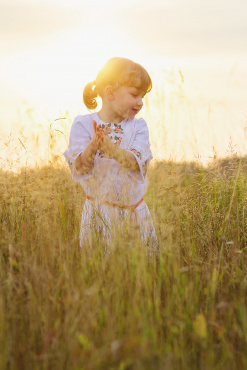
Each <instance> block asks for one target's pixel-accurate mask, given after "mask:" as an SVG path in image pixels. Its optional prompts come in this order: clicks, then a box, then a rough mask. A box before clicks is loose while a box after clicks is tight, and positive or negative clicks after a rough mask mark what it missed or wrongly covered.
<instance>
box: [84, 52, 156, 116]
mask: <svg viewBox="0 0 247 370" xmlns="http://www.w3.org/2000/svg"><path fill="white" fill-rule="evenodd" d="M108 85H112V86H114V87H115V88H117V87H118V86H119V85H123V86H133V87H136V88H138V89H140V90H142V91H143V92H144V93H145V94H146V93H148V92H149V91H151V89H152V80H151V78H150V76H149V74H148V72H147V71H146V69H145V68H143V67H142V66H141V65H140V64H138V63H135V62H133V61H132V60H130V59H127V58H120V57H114V58H111V59H109V60H108V61H107V62H106V64H105V65H104V67H103V68H102V69H101V70H100V71H99V73H98V75H97V77H96V80H95V81H92V82H89V83H88V84H87V85H86V86H85V88H84V90H83V101H84V104H85V105H86V107H87V108H89V109H95V108H96V107H97V101H96V98H97V96H100V97H101V98H102V95H103V90H104V88H105V87H106V86H108Z"/></svg>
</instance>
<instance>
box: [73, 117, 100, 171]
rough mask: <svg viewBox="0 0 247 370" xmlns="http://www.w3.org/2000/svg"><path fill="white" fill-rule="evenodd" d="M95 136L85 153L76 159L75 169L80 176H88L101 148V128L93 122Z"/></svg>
mask: <svg viewBox="0 0 247 370" xmlns="http://www.w3.org/2000/svg"><path fill="white" fill-rule="evenodd" d="M93 128H94V135H93V138H92V140H91V141H90V142H89V143H88V145H87V147H86V148H85V149H84V151H83V152H82V153H81V154H80V155H79V156H78V157H77V158H76V161H75V168H76V170H77V172H78V173H79V174H80V175H86V174H88V173H89V172H90V171H91V170H92V168H93V165H94V158H95V155H96V153H97V150H98V146H99V128H97V124H96V122H95V121H94V120H93Z"/></svg>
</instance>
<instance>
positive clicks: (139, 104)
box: [137, 98, 143, 107]
mask: <svg viewBox="0 0 247 370" xmlns="http://www.w3.org/2000/svg"><path fill="white" fill-rule="evenodd" d="M137 104H138V106H141V107H142V106H143V101H142V98H138V100H137Z"/></svg>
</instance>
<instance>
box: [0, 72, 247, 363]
mask: <svg viewBox="0 0 247 370" xmlns="http://www.w3.org/2000/svg"><path fill="white" fill-rule="evenodd" d="M168 77H169V78H168V79H167V81H166V84H164V85H162V84H161V86H159V85H157V86H156V87H155V89H154V91H153V95H152V96H151V95H150V98H149V97H147V98H146V99H145V107H144V108H143V116H144V117H145V118H146V120H147V122H148V125H149V129H150V138H151V142H152V150H153V154H154V160H153V163H152V165H151V166H150V169H149V172H148V178H149V189H148V192H147V194H146V196H145V200H146V202H147V204H148V207H149V209H150V212H151V214H152V218H153V221H154V225H155V228H156V232H157V236H158V239H159V243H160V252H159V255H158V256H155V255H152V256H151V257H150V255H149V252H150V251H149V250H146V248H145V246H143V245H141V243H140V242H139V241H138V240H135V239H130V240H122V239H121V238H119V239H116V240H114V241H113V242H112V245H111V248H110V253H104V249H103V248H102V245H101V243H98V244H95V248H94V250H93V253H92V254H91V255H89V254H88V253H87V250H86V249H85V250H80V248H79V245H78V235H79V229H80V218H81V212H82V207H83V203H84V201H85V195H84V193H83V191H82V188H81V186H80V184H78V183H74V182H73V181H72V179H71V175H70V172H69V169H68V167H67V165H66V163H65V161H64V158H63V156H62V152H63V150H65V149H66V146H67V143H68V136H69V130H70V127H71V124H72V121H73V118H74V117H72V116H71V115H70V113H69V112H67V111H65V112H61V114H60V115H58V116H57V117H55V118H52V119H47V121H46V122H37V121H36V120H35V118H34V116H33V114H34V112H33V110H32V108H31V107H28V104H26V105H25V104H24V105H23V107H22V110H20V122H19V128H18V132H17V130H16V132H17V135H14V134H10V135H9V136H7V137H2V139H1V159H2V160H1V172H0V203H1V207H0V220H1V228H0V244H1V249H0V273H1V285H0V344H1V345H0V348H1V349H0V368H1V369H25V370H26V369H92V370H93V369H120V370H123V369H134V370H136V369H148V370H149V369H154V370H158V369H224V370H225V369H229V370H230V369H231V370H232V369H244V368H247V357H246V354H247V310H246V290H247V270H246V262H247V261H246V255H247V244H246V238H247V218H246V217H247V215H246V205H247V195H246V194H247V176H246V167H247V159H246V157H245V155H244V154H245V153H244V146H243V147H242V153H241V152H238V149H239V148H237V147H236V145H235V143H234V141H233V139H232V138H231V135H234V134H236V130H240V131H237V132H240V133H241V132H242V135H244V117H245V116H244V113H241V114H240V116H241V117H240V121H235V120H234V124H236V129H235V126H234V124H233V126H231V127H232V128H230V126H227V125H226V122H228V121H229V117H228V114H227V109H228V108H227V104H225V103H226V102H223V103H222V102H221V104H219V102H217V101H213V100H212V101H208V100H205V99H204V98H203V97H202V96H201V94H198V93H197V92H196V91H195V90H193V89H189V88H188V86H187V85H186V81H185V80H184V76H183V74H182V72H181V71H179V70H175V71H173V72H170V73H169V76H168ZM241 119H243V120H242V121H241ZM227 120H228V121H227ZM230 121H231V119H230ZM216 123H217V124H218V126H217V127H219V126H220V127H222V129H221V130H218V129H217V131H216V129H215V124H216ZM30 127H31V128H32V129H31V130H30ZM201 128H203V129H201ZM228 129H229V131H228ZM241 130H242V131H241ZM16 132H15V133H16ZM186 132H188V136H186ZM178 135H181V136H182V139H181V141H179V140H177V141H176V140H175V139H174V138H176V139H177V138H178ZM213 139H215V141H213ZM203 145H205V146H204V147H203ZM217 145H218V146H217ZM217 148H219V149H217ZM200 149H201V150H200ZM220 150H221V151H222V155H220V154H219V152H220ZM202 152H204V154H203V153H202ZM174 153H175V154H174ZM201 153H202V154H201ZM193 158H194V160H192V159H193Z"/></svg>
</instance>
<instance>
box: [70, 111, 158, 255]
mask: <svg viewBox="0 0 247 370" xmlns="http://www.w3.org/2000/svg"><path fill="white" fill-rule="evenodd" d="M92 120H95V121H96V122H97V125H99V124H101V126H102V127H103V128H104V127H105V126H107V130H108V135H109V137H110V138H111V140H112V141H113V142H114V143H116V145H119V146H120V147H121V148H122V149H125V150H127V151H130V152H131V153H132V154H133V155H134V156H135V158H136V160H137V162H138V164H139V169H140V170H139V172H135V173H133V172H131V171H129V170H127V169H125V168H124V167H123V166H122V165H121V164H120V163H119V162H117V161H116V160H114V159H111V158H106V157H104V153H101V152H100V151H97V153H96V156H95V159H94V167H93V168H92V171H91V173H89V174H86V175H80V174H79V173H78V172H77V170H76V168H75V160H76V158H77V157H78V156H79V154H80V153H82V152H83V151H84V149H85V148H86V146H87V145H88V143H89V142H90V141H91V139H92V137H93V133H94V130H93V124H92ZM63 154H64V156H65V158H66V161H67V163H68V165H69V168H70V170H71V174H72V179H73V180H74V181H75V182H80V184H81V186H82V188H83V189H84V191H85V193H86V195H87V196H88V198H90V200H89V199H86V201H85V204H84V207H83V211H82V218H81V229H80V236H79V239H80V246H81V247H87V248H88V247H93V245H94V242H95V232H96V233H97V236H98V237H100V239H101V240H102V239H104V240H105V241H106V245H108V246H109V244H110V241H111V238H112V236H113V234H114V233H115V232H116V229H118V232H119V230H120V233H122V236H126V232H129V231H131V230H132V231H133V230H135V233H136V232H138V233H139V234H140V236H141V239H142V241H143V243H145V245H146V247H147V248H148V250H150V251H153V250H154V249H155V250H158V242H157V237H156V233H155V229H154V226H153V222H152V218H151V215H150V212H149V209H148V207H147V205H146V203H145V201H142V202H140V201H141V199H142V197H143V196H144V194H145V193H146V191H147V187H148V181H147V178H146V173H147V169H148V167H149V163H150V160H151V159H152V152H151V150H150V142H149V132H148V127H147V124H146V122H145V120H144V119H143V118H140V119H137V118H134V119H133V120H123V121H121V122H120V123H119V124H116V123H105V122H103V121H102V120H101V119H100V118H99V116H98V114H97V113H91V114H87V115H84V116H82V115H80V116H77V117H76V118H75V119H74V122H73V124H72V127H71V131H70V137H69V147H68V149H67V150H66V151H65V152H64V153H63ZM105 202H108V204H105ZM138 202H140V204H139V205H138V206H137V207H136V208H135V210H132V209H131V208H130V206H133V205H136V204H137V203H138ZM109 203H111V204H109ZM121 206H122V207H123V208H121ZM93 233H94V236H93ZM118 235H119V234H118Z"/></svg>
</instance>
